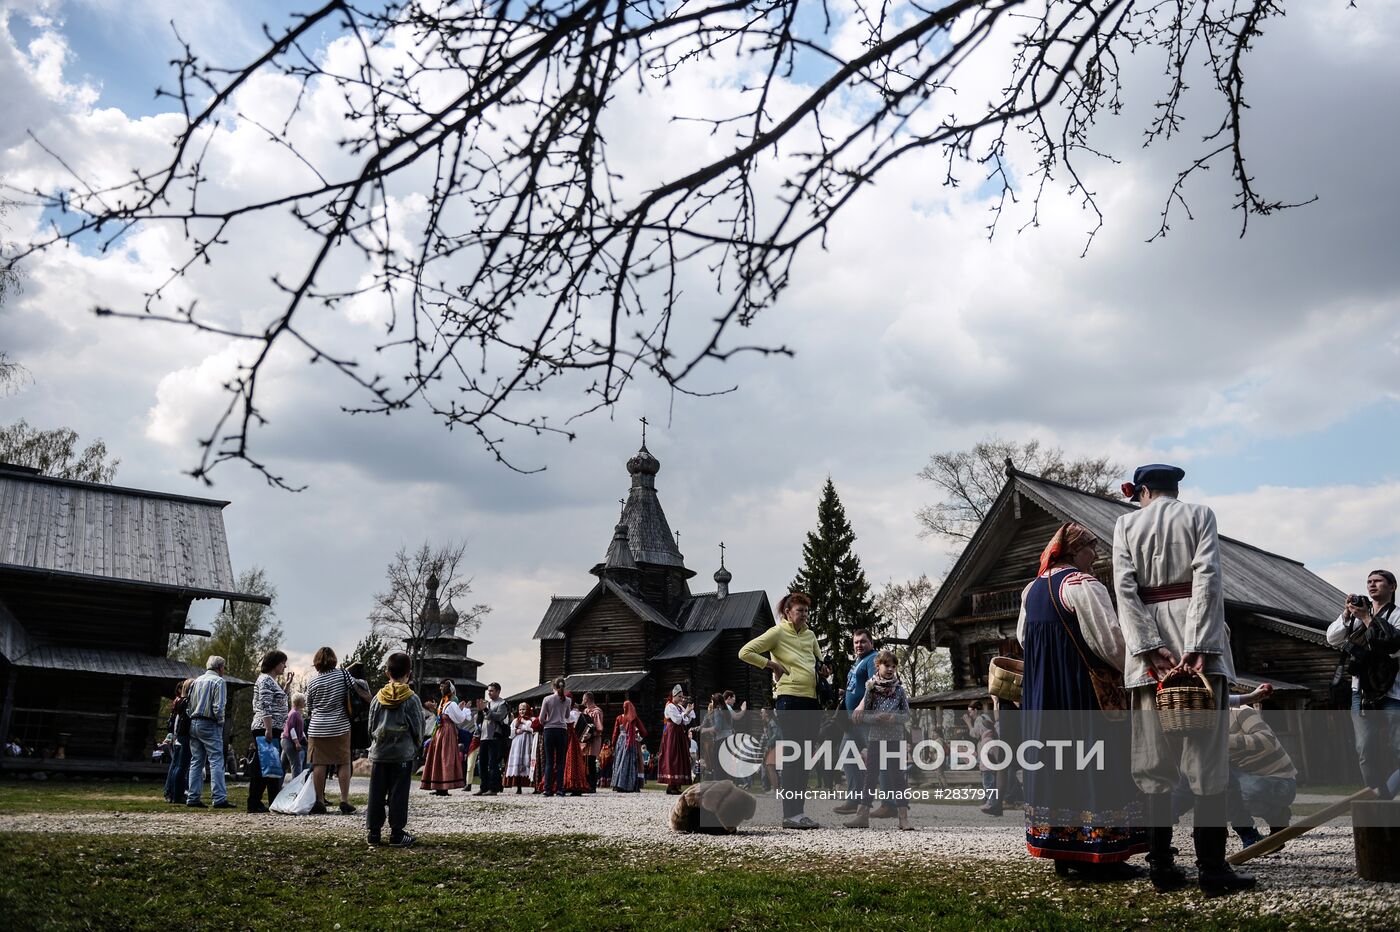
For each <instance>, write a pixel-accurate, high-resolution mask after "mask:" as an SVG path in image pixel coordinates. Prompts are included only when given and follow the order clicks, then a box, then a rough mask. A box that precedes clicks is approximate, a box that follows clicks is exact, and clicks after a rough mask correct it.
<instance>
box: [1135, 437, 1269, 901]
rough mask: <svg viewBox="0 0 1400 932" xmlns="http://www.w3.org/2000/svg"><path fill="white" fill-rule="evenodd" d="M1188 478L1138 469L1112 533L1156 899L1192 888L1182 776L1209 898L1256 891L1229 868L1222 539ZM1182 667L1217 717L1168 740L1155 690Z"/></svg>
mask: <svg viewBox="0 0 1400 932" xmlns="http://www.w3.org/2000/svg"><path fill="white" fill-rule="evenodd" d="M1185 476H1186V472H1185V470H1182V469H1180V468H1178V467H1176V466H1168V465H1165V464H1162V463H1153V464H1151V465H1148V466H1140V467H1138V469H1137V471H1136V473H1134V475H1133V481H1132V482H1131V483H1124V484H1123V491H1124V493H1125V494H1127V495H1128V496H1129V498H1130V499H1131V500H1132V501H1135V502H1140V503H1141V506H1142V507H1140V508H1139V509H1138V510H1137V511H1134V512H1129V513H1128V514H1125V515H1123V516H1122V517H1120V518H1119V519H1118V521H1117V523H1116V524H1115V525H1114V528H1113V576H1114V586H1115V588H1116V589H1117V592H1118V619H1119V623H1120V624H1121V625H1122V628H1123V641H1124V644H1125V651H1126V655H1127V656H1126V658H1125V659H1126V664H1125V669H1124V671H1123V673H1124V684H1125V685H1126V686H1127V688H1128V690H1129V693H1130V697H1131V705H1132V709H1133V748H1132V760H1133V779H1134V781H1135V782H1136V783H1137V785H1138V788H1139V789H1141V790H1142V791H1143V793H1144V794H1145V796H1146V800H1145V802H1146V808H1147V823H1148V843H1149V845H1150V848H1149V851H1148V855H1147V861H1148V864H1149V865H1150V867H1151V871H1150V878H1151V880H1152V885H1153V886H1154V887H1155V888H1156V889H1157V890H1158V891H1160V892H1166V891H1169V890H1175V889H1178V888H1180V887H1182V886H1184V885H1185V884H1186V875H1185V874H1183V873H1182V872H1181V870H1180V868H1178V867H1177V866H1176V865H1175V863H1174V862H1173V849H1172V845H1171V842H1172V825H1173V823H1174V822H1175V819H1174V817H1173V812H1172V805H1171V793H1172V789H1173V787H1175V786H1176V785H1177V783H1178V782H1180V781H1181V780H1182V779H1185V780H1186V782H1187V783H1188V784H1189V786H1190V788H1191V792H1192V793H1193V794H1194V795H1195V797H1196V814H1195V819H1194V826H1195V828H1194V830H1193V832H1192V835H1193V837H1194V840H1195V848H1196V866H1197V867H1198V868H1199V877H1198V882H1199V884H1200V887H1201V889H1202V890H1203V891H1204V892H1206V893H1208V894H1216V893H1230V892H1233V891H1235V890H1244V889H1248V888H1250V887H1253V886H1254V877H1253V876H1252V875H1250V874H1245V873H1236V872H1235V871H1234V870H1233V869H1232V868H1231V867H1230V866H1229V864H1227V863H1226V862H1225V840H1226V834H1227V833H1226V828H1225V816H1226V790H1227V788H1228V786H1229V778H1230V755H1229V718H1228V716H1227V715H1226V713H1225V699H1226V696H1227V695H1228V693H1229V689H1228V683H1229V680H1230V679H1232V678H1233V677H1234V675H1235V664H1234V659H1233V657H1232V655H1231V653H1230V630H1229V628H1228V627H1227V626H1226V624H1225V597H1224V586H1223V583H1222V579H1221V574H1220V540H1219V536H1218V534H1217V532H1216V528H1215V514H1214V513H1213V512H1212V511H1211V510H1210V509H1209V508H1207V507H1205V506H1204V505H1194V504H1187V503H1186V502H1182V501H1180V500H1179V499H1178V498H1177V489H1178V485H1179V483H1180V482H1181V480H1182V479H1183V478H1185ZM1179 668H1186V669H1190V670H1194V671H1196V672H1198V673H1201V674H1203V675H1204V676H1205V677H1206V678H1207V680H1208V682H1209V683H1210V687H1211V690H1212V692H1213V693H1214V696H1215V701H1216V706H1217V708H1219V710H1220V714H1219V715H1217V716H1216V717H1215V719H1214V721H1213V723H1212V725H1211V727H1210V728H1209V729H1207V730H1206V731H1204V732H1197V733H1195V734H1190V735H1186V736H1168V735H1167V734H1165V733H1164V732H1163V731H1162V728H1161V723H1160V721H1159V720H1158V718H1157V712H1156V692H1157V683H1158V682H1159V681H1160V680H1161V679H1163V678H1164V677H1166V676H1167V674H1168V673H1170V672H1172V671H1173V670H1176V669H1179Z"/></svg>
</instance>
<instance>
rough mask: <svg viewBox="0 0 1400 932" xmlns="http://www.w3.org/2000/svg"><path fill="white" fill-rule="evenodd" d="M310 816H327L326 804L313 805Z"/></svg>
mask: <svg viewBox="0 0 1400 932" xmlns="http://www.w3.org/2000/svg"><path fill="white" fill-rule="evenodd" d="M310 814H311V815H325V814H326V804H325V803H322V802H317V803H312V805H311V812H310Z"/></svg>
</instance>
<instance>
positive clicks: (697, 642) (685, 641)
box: [651, 628, 719, 660]
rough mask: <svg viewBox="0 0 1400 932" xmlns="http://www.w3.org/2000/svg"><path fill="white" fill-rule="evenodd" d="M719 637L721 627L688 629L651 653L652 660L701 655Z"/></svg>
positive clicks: (678, 658)
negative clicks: (697, 629)
mask: <svg viewBox="0 0 1400 932" xmlns="http://www.w3.org/2000/svg"><path fill="white" fill-rule="evenodd" d="M718 639H719V629H717V628H716V629H712V630H710V631H686V632H684V633H682V634H680V635H677V636H676V637H675V638H673V639H672V640H671V642H670V643H669V644H667V645H666V646H665V647H663V648H661V649H660V650H659V651H657V652H656V653H654V654H652V655H651V659H652V660H683V659H685V658H687V657H699V656H700V655H701V654H703V653H705V651H707V650H709V649H710V645H711V644H713V643H714V642H715V641H717V640H718Z"/></svg>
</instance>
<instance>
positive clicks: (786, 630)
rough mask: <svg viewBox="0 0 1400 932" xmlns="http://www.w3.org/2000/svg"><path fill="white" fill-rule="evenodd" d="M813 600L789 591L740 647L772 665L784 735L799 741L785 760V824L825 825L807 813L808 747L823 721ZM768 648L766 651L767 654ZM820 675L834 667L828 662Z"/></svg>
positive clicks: (753, 659) (756, 661)
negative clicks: (771, 617)
mask: <svg viewBox="0 0 1400 932" xmlns="http://www.w3.org/2000/svg"><path fill="white" fill-rule="evenodd" d="M811 609H812V600H811V599H810V598H809V597H808V596H807V594H806V593H803V592H790V593H788V594H787V595H785V596H783V598H782V599H781V600H780V601H779V602H778V616H779V618H778V623H777V624H776V625H774V626H773V627H771V628H769V629H768V630H767V631H765V632H763V633H762V634H760V635H759V636H758V637H756V638H754V639H753V640H752V641H749V642H748V643H747V644H745V645H744V646H743V647H742V648H741V649H740V650H739V659H740V660H742V661H744V662H745V663H748V664H752V665H753V666H755V667H761V668H763V669H766V670H771V671H773V679H774V685H773V700H774V701H773V705H774V708H775V709H776V710H777V715H778V728H779V730H780V732H781V736H782V740H783V741H792V742H797V744H798V746H799V747H800V748H801V749H802V752H803V753H802V754H801V755H800V756H799V757H798V759H797V760H794V761H788V762H786V763H784V764H783V765H782V774H781V780H782V794H781V795H782V800H783V828H795V829H805V828H821V826H820V825H818V824H817V823H816V822H814V821H812V819H811V818H810V817H808V816H807V815H805V814H804V813H803V811H802V810H803V808H804V803H805V800H804V798H803V796H804V795H805V793H806V791H807V768H806V766H805V757H806V750H807V747H808V746H809V745H810V744H811V743H812V742H814V741H815V740H816V738H817V730H818V727H819V726H820V724H821V703H819V702H818V701H817V670H818V668H819V667H820V666H821V648H820V647H819V646H818V645H817V636H816V635H815V634H813V633H812V630H811V629H810V628H808V627H807V616H808V615H809V614H810V613H811ZM764 654H767V656H766V657H765V656H764ZM821 673H822V676H828V675H829V674H830V671H828V670H826V669H825V668H824V667H823V668H822V670H821Z"/></svg>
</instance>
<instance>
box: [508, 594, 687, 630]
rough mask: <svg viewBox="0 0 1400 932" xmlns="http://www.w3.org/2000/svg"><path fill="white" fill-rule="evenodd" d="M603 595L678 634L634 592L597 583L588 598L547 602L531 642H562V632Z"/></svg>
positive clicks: (556, 599) (564, 598)
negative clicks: (547, 606) (611, 595)
mask: <svg viewBox="0 0 1400 932" xmlns="http://www.w3.org/2000/svg"><path fill="white" fill-rule="evenodd" d="M605 592H611V593H612V594H613V595H615V596H617V597H618V599H619V600H620V601H621V602H622V604H623V605H626V606H627V608H628V609H629V610H630V611H632V612H633V613H634V614H635V615H637V617H639V618H641V619H643V620H645V621H649V622H651V623H652V624H655V625H660V626H661V627H663V628H668V629H670V630H671V631H679V630H680V627H679V626H677V625H676V623H675V622H673V621H671V619H669V618H667V617H666V616H665V615H663V614H661V613H660V612H658V611H657V610H656V609H654V608H652V607H651V606H650V605H648V604H647V603H646V602H644V601H643V600H642V598H641V597H640V596H639V595H637V594H636V593H635V592H632V591H631V590H629V589H627V588H626V587H625V586H620V585H618V584H617V583H615V582H613V581H612V580H611V579H600V580H598V584H597V585H596V586H594V587H593V588H592V589H591V590H589V592H588V595H585V596H577V597H575V596H555V597H554V598H552V599H551V600H550V602H549V608H547V609H545V613H544V618H542V619H541V620H540V623H539V626H538V627H537V628H535V640H537V641H552V640H557V639H560V638H563V637H564V628H565V627H566V626H567V625H568V624H569V622H570V621H572V620H573V619H574V618H576V617H578V615H580V614H582V613H583V612H584V611H586V610H587V608H588V606H590V605H592V604H593V603H594V602H596V601H597V600H598V599H599V598H600V597H601V596H602V595H603V594H604V593H605Z"/></svg>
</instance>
